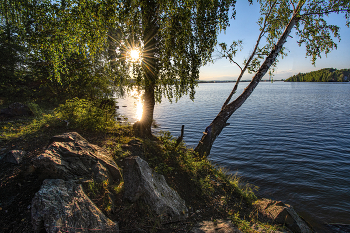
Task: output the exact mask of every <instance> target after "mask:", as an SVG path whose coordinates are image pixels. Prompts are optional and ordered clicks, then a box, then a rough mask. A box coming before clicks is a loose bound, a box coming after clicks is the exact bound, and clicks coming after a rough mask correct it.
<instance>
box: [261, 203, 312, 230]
mask: <svg viewBox="0 0 350 233" xmlns="http://www.w3.org/2000/svg"><path fill="white" fill-rule="evenodd" d="M254 206H255V207H256V208H257V210H258V211H259V212H260V214H261V215H259V217H262V218H265V219H268V220H269V221H270V222H273V223H277V224H282V225H285V226H287V227H288V228H289V229H290V230H292V231H293V232H300V233H309V232H310V233H311V232H312V230H311V229H310V227H309V226H308V225H307V223H306V222H305V221H303V220H302V219H301V218H300V217H299V215H298V214H297V213H296V212H295V210H294V209H293V207H292V206H290V205H288V204H284V203H283V202H281V201H273V200H270V199H265V198H264V199H260V200H258V201H256V202H255V203H254Z"/></svg>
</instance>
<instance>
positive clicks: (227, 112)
mask: <svg viewBox="0 0 350 233" xmlns="http://www.w3.org/2000/svg"><path fill="white" fill-rule="evenodd" d="M300 9H301V6H298V11H296V12H295V13H294V14H293V17H292V18H291V20H290V21H289V24H288V25H287V27H286V28H285V30H284V32H283V34H282V36H281V37H280V39H279V40H278V42H277V44H276V45H275V48H274V49H273V50H272V51H271V52H270V54H269V56H268V57H266V59H265V61H264V63H263V64H262V65H261V66H260V68H259V70H258V72H257V73H256V74H255V75H254V77H253V79H252V81H251V82H250V84H249V85H248V86H247V87H246V88H245V90H244V91H243V93H242V94H241V95H240V96H239V97H237V99H236V100H234V101H233V102H231V103H230V104H228V105H226V106H224V107H223V108H222V109H221V111H220V112H219V114H218V115H217V116H216V118H215V119H214V120H213V121H212V123H211V124H210V125H209V126H208V127H207V128H206V129H205V132H204V133H203V136H202V139H201V140H200V141H199V143H198V145H197V147H196V148H195V151H196V152H198V155H199V156H209V154H210V150H211V147H212V145H213V143H214V141H215V139H216V138H217V137H218V136H219V134H220V133H221V131H222V130H223V129H224V128H225V127H226V126H227V125H229V124H228V123H227V120H228V119H229V118H230V117H231V115H232V114H233V113H234V112H235V111H236V110H237V109H238V108H239V107H240V106H241V105H242V104H243V103H244V102H245V101H246V100H247V99H248V97H249V96H250V94H251V93H252V92H253V91H254V89H255V87H256V86H257V85H258V84H259V82H260V80H261V79H262V77H263V76H264V75H265V74H266V72H267V71H268V70H269V68H270V67H271V65H272V64H273V63H274V62H275V60H276V57H277V56H278V54H279V52H280V51H281V49H282V47H283V45H284V43H285V42H286V40H287V37H288V36H289V34H290V32H291V30H292V29H293V27H294V26H295V24H296V23H297V21H298V20H299V16H298V15H299V12H300Z"/></svg>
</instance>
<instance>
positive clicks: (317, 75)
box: [285, 68, 350, 82]
mask: <svg viewBox="0 0 350 233" xmlns="http://www.w3.org/2000/svg"><path fill="white" fill-rule="evenodd" d="M349 80H350V69H342V70H337V69H333V68H324V69H321V70H317V71H312V72H309V73H299V74H296V75H293V76H292V77H290V78H288V79H286V80H285V82H349Z"/></svg>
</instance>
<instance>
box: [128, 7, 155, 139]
mask: <svg viewBox="0 0 350 233" xmlns="http://www.w3.org/2000/svg"><path fill="white" fill-rule="evenodd" d="M141 11H142V27H143V41H144V51H145V53H144V54H143V58H142V59H143V60H142V68H143V72H144V74H143V76H144V77H143V78H144V85H145V86H144V91H145V92H144V95H143V112H142V118H141V120H140V121H138V122H136V123H135V124H134V131H135V134H136V135H137V136H139V137H143V138H151V137H152V131H151V127H152V122H153V112H154V105H155V97H154V89H155V86H156V80H157V78H158V73H159V71H158V65H157V58H156V54H157V53H158V37H157V33H158V23H157V2H156V1H155V0H144V1H143V2H142V6H141Z"/></svg>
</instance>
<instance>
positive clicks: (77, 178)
mask: <svg viewBox="0 0 350 233" xmlns="http://www.w3.org/2000/svg"><path fill="white" fill-rule="evenodd" d="M123 147H124V148H125V149H126V151H128V152H129V153H128V154H129V156H128V157H125V158H123V159H122V163H120V164H121V165H120V166H122V168H121V167H120V166H118V165H117V163H116V162H115V161H114V159H113V157H112V156H111V155H110V153H109V152H108V151H106V150H104V149H102V148H101V147H99V146H97V145H94V144H91V143H89V142H88V141H87V140H86V139H85V138H83V137H82V136H81V135H80V134H78V133H77V132H69V133H63V134H60V135H56V136H54V137H51V139H50V140H49V145H48V146H46V147H45V148H44V149H43V152H42V153H40V154H37V155H34V156H33V155H32V156H29V158H28V157H26V156H27V155H28V154H29V155H30V154H31V153H26V152H24V151H21V150H10V151H9V152H7V153H5V155H4V156H3V158H2V160H1V166H2V167H4V166H10V167H11V166H12V167H13V172H15V171H16V170H17V168H18V166H20V167H21V169H23V164H22V163H24V164H26V165H27V169H26V170H25V171H24V172H23V174H22V176H23V175H24V176H28V178H29V177H30V176H35V177H34V179H35V181H33V183H35V184H34V186H40V188H39V190H30V191H31V194H33V191H35V192H34V195H33V196H32V197H29V198H31V200H30V204H29V205H27V206H26V210H25V212H26V214H25V213H23V214H24V215H22V216H23V217H24V218H23V219H24V220H22V219H21V220H20V222H19V224H21V223H22V222H25V223H26V224H27V225H26V226H25V227H23V226H22V229H21V231H22V232H32V231H34V232H95V231H99V232H124V231H128V230H126V229H123V227H120V226H119V224H118V218H116V216H118V214H117V213H118V208H119V209H120V208H121V205H120V203H122V202H124V203H128V205H135V206H137V205H145V206H143V207H136V208H138V209H140V208H141V209H142V208H145V209H147V210H148V211H149V212H150V213H153V217H155V218H157V219H159V224H160V225H161V226H162V227H156V229H155V230H150V229H141V228H138V227H135V228H134V229H131V232H157V231H158V232H185V231H190V232H218V231H219V232H242V231H241V230H242V229H241V230H240V229H239V227H238V226H237V225H235V224H233V223H232V221H229V220H228V219H217V218H215V219H213V218H212V219H210V218H209V220H208V219H205V217H204V216H203V218H200V217H198V216H200V214H199V213H201V211H203V212H204V211H205V210H196V211H193V210H191V209H190V210H189V208H188V207H187V206H186V202H185V200H184V199H182V198H181V197H180V195H179V193H178V192H177V191H176V190H174V189H173V188H171V187H170V186H169V185H168V183H167V181H166V179H165V177H164V176H163V175H160V174H158V173H157V172H155V171H154V170H153V169H152V168H151V167H150V166H149V164H148V163H147V162H146V160H145V159H144V155H143V153H142V150H140V147H142V143H141V142H140V141H137V140H131V141H130V142H129V144H125V145H124V146H123ZM21 164H22V166H21ZM16 166H17V167H16ZM3 177H4V175H2V184H1V186H2V187H1V188H2V189H4V190H6V189H7V188H8V185H9V184H7V183H6V182H10V180H11V178H10V177H7V179H6V178H5V179H3ZM22 179H23V181H24V182H25V181H27V182H29V183H32V181H30V180H28V179H27V177H22ZM23 181H22V182H20V181H18V180H17V182H12V183H11V185H16V183H17V185H18V186H19V189H18V194H17V196H18V195H23V193H25V192H26V191H25V190H21V189H20V188H21V186H22V184H21V183H23ZM96 184H102V186H103V184H105V187H104V188H103V187H102V189H104V190H102V192H103V195H100V197H101V198H103V199H104V200H103V201H102V204H101V202H99V200H96V199H94V195H92V194H91V193H92V192H93V188H91V187H92V185H96ZM118 187H120V189H119V190H117V189H118ZM116 190H117V191H116ZM96 192H101V188H100V189H99V190H96ZM17 196H15V197H13V198H12V200H11V197H6V195H5V196H3V198H2V200H1V206H2V207H1V211H0V213H1V215H2V216H4V215H6V213H8V212H9V209H10V208H16V206H17V205H16V203H14V202H18V198H17ZM89 196H90V197H89ZM95 196H96V195H95ZM97 196H98V195H97ZM22 201H24V200H22ZM26 202H27V204H28V198H26ZM106 203H107V204H106ZM106 206H108V208H106ZM100 208H103V209H102V210H101V209H100ZM190 208H191V207H190ZM252 208H253V209H254V211H257V212H258V213H259V220H261V221H267V222H271V223H273V224H276V225H281V226H284V228H283V229H280V230H274V232H312V230H311V229H310V228H309V226H308V225H307V224H306V223H305V222H304V221H303V220H302V219H300V218H299V216H298V215H297V214H296V213H295V211H294V210H293V208H292V207H291V206H289V205H286V204H284V203H282V202H277V201H272V200H267V199H262V200H258V201H257V202H255V203H254V205H253V207H252ZM10 211H13V210H10ZM19 211H21V210H19ZM22 211H23V210H22ZM28 215H29V216H28ZM194 215H197V218H193V216H194ZM203 215H205V214H203ZM29 217H30V219H28V218H29ZM190 217H192V218H190ZM110 218H112V219H110ZM206 218H208V217H206ZM3 220H4V219H3ZM3 220H2V224H9V225H3V226H2V229H3V230H4V231H3V232H15V231H16V226H15V225H16V223H14V224H13V223H9V221H7V222H5V221H3ZM17 221H18V220H17ZM123 221H124V220H123ZM170 225H171V226H170ZM250 227H251V229H252V230H254V231H256V232H266V230H264V229H263V228H261V226H259V225H258V224H256V225H252V226H250ZM243 231H244V229H243Z"/></svg>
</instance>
